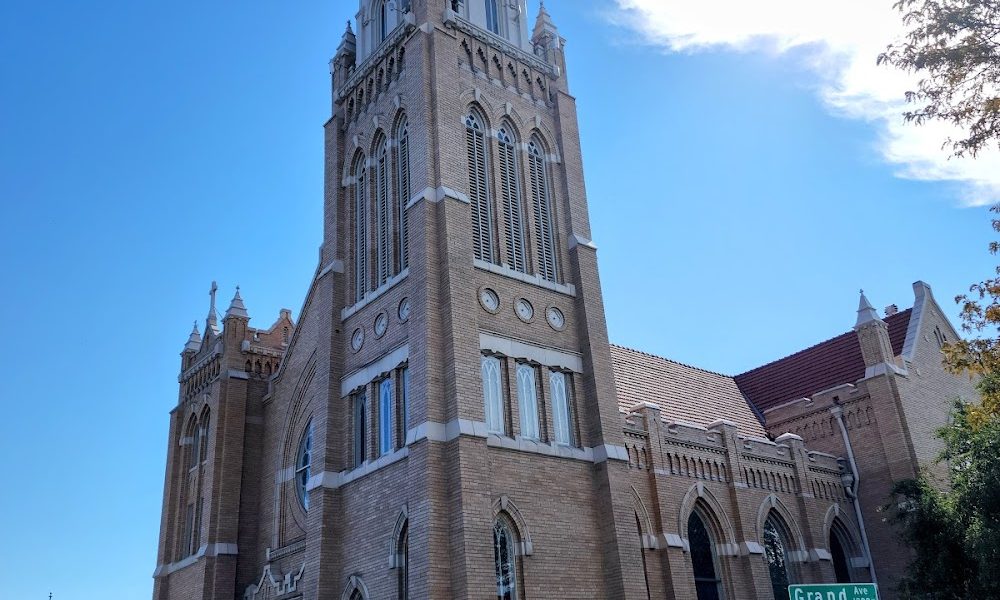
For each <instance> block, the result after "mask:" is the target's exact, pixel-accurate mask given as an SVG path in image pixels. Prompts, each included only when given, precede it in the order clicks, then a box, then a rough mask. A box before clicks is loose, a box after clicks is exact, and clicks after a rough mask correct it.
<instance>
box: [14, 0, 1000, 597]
mask: <svg viewBox="0 0 1000 600" xmlns="http://www.w3.org/2000/svg"><path fill="white" fill-rule="evenodd" d="M532 4H533V5H532V8H531V10H530V12H531V14H534V3H532ZM548 5H549V10H550V12H551V13H552V15H553V18H554V19H555V21H556V23H557V24H558V25H559V27H560V30H561V32H562V34H563V35H564V37H566V39H567V44H568V46H567V48H568V53H569V61H570V62H569V78H570V84H571V88H572V91H573V92H574V94H575V95H576V96H577V98H578V102H579V116H580V121H581V123H580V127H581V134H582V142H583V149H584V153H585V154H584V162H585V167H586V175H587V185H588V195H589V199H590V207H591V212H592V221H593V230H594V238H595V241H596V243H597V244H598V246H599V248H600V254H599V256H600V265H601V275H602V282H603V286H604V290H605V300H606V308H607V315H608V324H609V328H610V332H611V336H612V339H613V340H615V341H617V342H619V343H623V344H626V345H631V346H635V347H638V348H641V349H644V350H647V351H650V352H655V353H658V354H662V355H665V356H668V357H671V358H674V359H677V360H680V361H683V362H687V363H691V364H695V365H698V366H702V367H705V368H709V369H713V370H718V371H722V372H726V373H737V372H741V371H743V370H745V369H748V368H751V367H753V366H757V365H760V364H762V363H764V362H767V361H770V360H772V359H775V358H778V357H780V356H782V355H785V354H788V353H790V352H793V351H795V350H797V349H800V348H802V347H804V346H807V345H810V344H812V343H815V342H817V341H820V340H822V339H824V338H827V337H830V336H832V335H835V334H838V333H841V332H843V331H845V330H847V329H848V328H850V326H851V325H852V324H853V319H854V310H855V309H856V306H857V290H858V288H860V287H864V288H865V290H866V291H867V292H868V295H869V297H870V298H871V300H872V301H873V302H874V303H875V304H876V305H879V306H882V305H885V304H889V303H891V302H896V303H898V304H900V305H901V306H908V305H909V303H910V302H911V301H912V292H911V289H910V284H911V283H912V282H913V281H915V280H916V279H924V280H926V281H927V282H929V283H930V284H931V285H932V286H933V288H934V290H935V293H936V295H937V297H938V298H939V300H941V302H942V304H943V305H944V307H945V308H946V310H949V311H950V312H951V314H952V315H954V314H955V313H956V311H955V310H954V305H953V304H952V302H951V301H950V298H951V297H952V296H954V295H955V294H957V293H960V292H961V291H963V290H964V289H965V288H966V287H967V286H968V284H970V283H972V282H973V281H976V280H979V279H981V278H983V277H985V276H987V274H988V273H989V272H990V270H991V269H992V265H993V260H992V259H991V257H990V256H989V255H988V254H987V252H986V249H985V248H986V244H987V243H988V241H989V239H990V230H989V226H988V215H987V213H986V212H985V209H983V208H962V202H963V198H964V197H965V196H963V193H964V192H963V189H962V185H963V184H962V182H960V181H958V182H956V181H955V180H954V178H952V179H951V180H949V179H948V178H941V180H940V181H918V180H914V179H906V178H901V177H898V176H897V174H898V173H899V171H900V167H899V165H898V164H889V163H887V162H886V157H885V152H884V151H883V150H884V147H883V145H882V142H883V136H884V132H883V131H880V129H879V128H878V127H875V126H873V124H872V122H871V120H868V119H864V118H861V119H857V118H851V117H849V116H846V115H845V113H844V111H842V110H841V111H836V110H831V107H830V105H829V103H828V102H826V101H824V99H823V98H822V97H821V95H820V94H818V93H817V89H818V88H819V87H821V86H822V85H823V83H824V81H825V78H824V74H823V73H822V72H821V71H817V69H816V68H815V66H814V65H815V61H812V60H810V56H811V55H810V52H811V50H810V49H809V48H803V49H796V48H791V49H788V50H787V51H784V52H766V51H765V52H757V51H747V50H746V49H745V48H737V47H728V46H726V45H725V44H722V45H714V46H713V45H708V46H706V47H698V48H682V49H679V50H680V51H672V49H671V45H670V44H669V43H657V42H656V40H652V39H651V38H650V36H649V31H637V30H636V28H635V25H634V23H630V22H629V21H628V19H624V18H618V17H623V14H622V13H620V11H619V8H618V7H619V5H617V4H615V3H614V2H611V1H610V0H609V1H607V2H598V1H596V0H580V1H577V0H572V1H570V0H550V1H549V2H548ZM353 8H354V4H353V2H344V1H338V2H334V1H331V0H324V1H320V0H300V1H298V2H293V3H273V2H259V1H244V2H235V1H228V2H226V1H223V2H215V3H204V2H199V3H195V2H191V1H189V0H176V1H175V2H171V3H150V2H134V1H131V2H126V1H125V0H104V1H102V2H99V3H77V2H58V1H57V2H49V3H39V2H29V1H28V0H10V1H8V2H5V3H3V5H2V6H0V108H2V110H0V195H2V196H0V197H2V200H3V209H4V214H5V217H6V218H5V219H4V225H5V226H4V227H3V235H2V236H0V282H3V293H2V294H0V309H2V311H3V314H4V315H6V317H7V323H8V324H7V326H6V329H7V331H8V333H7V334H6V336H5V337H6V338H7V339H8V341H9V342H10V344H9V351H8V356H7V359H6V362H7V364H8V372H9V374H8V376H7V377H5V378H4V379H3V381H2V383H0V399H2V400H3V406H4V407H5V408H6V410H7V417H6V418H5V419H3V420H2V421H0V457H2V458H0V466H2V473H3V474H4V476H5V480H6V484H5V485H4V487H3V491H2V492H0V532H3V534H4V539H5V541H6V543H5V545H4V550H2V551H0V580H2V581H4V592H3V593H4V596H5V597H7V596H9V597H11V598H18V599H19V600H30V599H32V598H38V599H41V598H45V597H47V594H48V592H49V591H52V592H54V594H55V595H54V598H55V599H56V600H64V599H65V600H69V599H80V598H83V599H89V598H98V597H99V598H115V599H119V598H120V599H128V600H130V599H134V598H147V597H149V595H150V591H151V588H152V579H151V573H152V570H153V568H154V566H155V560H156V537H157V532H158V527H159V514H160V500H161V495H160V494H161V489H162V483H163V461H164V455H165V445H166V435H167V424H168V423H167V412H168V411H169V410H170V408H171V407H172V406H173V405H174V403H175V402H176V393H177V391H176V390H177V388H176V385H177V384H176V376H177V370H178V361H179V358H178V353H179V352H180V350H181V347H182V345H183V343H184V341H185V339H186V337H187V334H188V332H189V331H190V329H191V322H192V321H193V320H194V319H201V320H203V319H204V317H205V314H206V312H207V292H208V287H209V284H210V282H211V280H212V279H217V280H218V281H219V285H220V286H221V288H222V292H221V293H220V296H221V302H222V303H223V304H225V303H227V302H228V300H229V298H230V297H231V296H232V293H233V288H234V286H235V285H236V284H239V285H241V289H242V291H243V296H244V298H245V300H246V304H247V306H248V308H249V310H250V313H251V316H252V317H253V319H254V320H253V324H255V325H257V326H267V325H269V324H270V323H271V322H272V321H273V320H274V319H275V318H276V317H277V315H278V311H279V309H280V308H282V307H288V308H291V309H292V310H293V311H295V312H296V313H297V312H298V310H299V308H300V307H301V304H302V300H303V296H304V294H305V292H306V289H307V286H308V282H309V278H310V277H311V276H312V273H313V270H314V268H315V266H316V259H317V249H318V246H319V243H320V217H321V209H322V206H321V200H322V160H323V155H322V152H323V147H322V133H321V132H322V130H321V126H322V124H323V122H324V121H325V120H326V119H327V118H328V116H329V103H330V99H329V81H328V75H327V61H328V60H329V58H330V56H331V55H332V53H333V52H334V50H335V48H336V45H337V43H338V41H339V38H340V33H341V31H342V30H343V26H344V21H345V19H346V18H348V16H350V15H352V14H353ZM624 16H628V15H624ZM633 16H634V14H633ZM610 18H614V19H615V20H616V21H617V23H618V24H617V25H613V24H611V23H610V22H609V19H610ZM873 59H874V57H873ZM620 115H625V117H624V118H622V117H621V116H620ZM925 179H927V178H925Z"/></svg>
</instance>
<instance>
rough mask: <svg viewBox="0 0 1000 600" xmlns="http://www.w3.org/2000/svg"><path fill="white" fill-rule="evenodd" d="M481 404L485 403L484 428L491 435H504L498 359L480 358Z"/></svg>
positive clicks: (501, 386) (490, 357)
mask: <svg viewBox="0 0 1000 600" xmlns="http://www.w3.org/2000/svg"><path fill="white" fill-rule="evenodd" d="M481 368H482V377H483V402H484V403H485V412H486V428H487V429H488V430H489V431H490V432H491V433H498V434H500V435H503V434H504V433H505V427H504V415H503V383H502V377H501V372H500V359H499V358H497V357H496V356H483V357H482V364H481Z"/></svg>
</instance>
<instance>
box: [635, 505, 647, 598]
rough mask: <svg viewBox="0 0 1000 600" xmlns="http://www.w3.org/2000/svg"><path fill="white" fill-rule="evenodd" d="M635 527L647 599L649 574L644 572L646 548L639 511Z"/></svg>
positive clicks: (636, 514)
mask: <svg viewBox="0 0 1000 600" xmlns="http://www.w3.org/2000/svg"><path fill="white" fill-rule="evenodd" d="M635 528H636V531H637V532H638V533H639V556H641V557H642V580H643V581H644V582H645V583H646V600H649V598H650V596H649V575H648V574H647V572H646V549H645V548H643V543H642V522H641V521H639V513H635Z"/></svg>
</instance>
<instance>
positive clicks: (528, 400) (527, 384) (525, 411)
mask: <svg viewBox="0 0 1000 600" xmlns="http://www.w3.org/2000/svg"><path fill="white" fill-rule="evenodd" d="M517 401H518V411H519V412H520V413H521V437H524V438H528V439H530V440H537V439H538V395H537V392H536V386H535V368H534V367H532V366H531V365H529V364H526V363H518V364H517Z"/></svg>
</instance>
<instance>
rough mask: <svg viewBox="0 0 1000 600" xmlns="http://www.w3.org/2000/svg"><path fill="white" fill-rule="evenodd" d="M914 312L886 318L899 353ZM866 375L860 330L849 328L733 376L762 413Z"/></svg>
mask: <svg viewBox="0 0 1000 600" xmlns="http://www.w3.org/2000/svg"><path fill="white" fill-rule="evenodd" d="M912 312H913V310H912V309H907V310H904V311H902V312H899V313H896V314H895V315H893V316H891V317H887V318H886V319H885V322H886V324H887V325H888V326H889V340H890V341H891V343H892V352H893V354H894V355H896V356H898V355H899V354H900V353H902V351H903V343H904V342H905V341H906V330H907V328H908V327H909V325H910V315H911V314H912ZM864 376H865V361H864V359H863V358H862V356H861V345H860V344H859V342H858V336H857V333H855V332H854V331H849V332H847V333H845V334H843V335H839V336H837V337H835V338H833V339H830V340H827V341H825V342H822V343H820V344H817V345H815V346H813V347H811V348H806V349H805V350H802V351H801V352H796V353H795V354H792V355H791V356H787V357H785V358H782V359H780V360H777V361H774V362H772V363H770V364H766V365H764V366H762V367H757V368H756V369H753V370H751V371H747V372H746V373H743V374H742V375H737V376H736V377H735V378H734V379H735V381H736V385H737V386H739V389H740V391H741V392H743V395H744V396H746V398H747V399H748V400H749V401H750V402H751V403H752V404H753V405H754V406H755V407H756V409H757V410H758V411H761V412H763V411H765V410H767V409H769V408H773V407H775V406H778V405H779V404H783V403H785V402H790V401H792V400H798V399H799V398H808V397H809V396H812V395H813V394H815V393H816V392H821V391H823V390H827V389H830V388H832V387H836V386H838V385H842V384H845V383H854V382H855V381H857V380H859V379H861V378H862V377H864Z"/></svg>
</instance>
